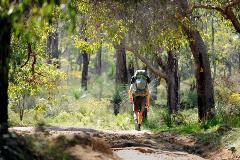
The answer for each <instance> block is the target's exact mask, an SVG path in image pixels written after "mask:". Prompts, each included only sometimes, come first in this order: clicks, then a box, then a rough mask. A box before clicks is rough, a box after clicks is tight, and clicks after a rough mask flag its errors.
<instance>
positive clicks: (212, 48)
mask: <svg viewBox="0 0 240 160" xmlns="http://www.w3.org/2000/svg"><path fill="white" fill-rule="evenodd" d="M211 28H212V29H211V31H212V37H211V38H212V40H211V50H212V56H213V57H214V58H213V63H212V64H213V82H214V81H215V78H216V75H217V64H216V58H215V46H214V43H215V30H214V17H213V15H212V23H211Z"/></svg>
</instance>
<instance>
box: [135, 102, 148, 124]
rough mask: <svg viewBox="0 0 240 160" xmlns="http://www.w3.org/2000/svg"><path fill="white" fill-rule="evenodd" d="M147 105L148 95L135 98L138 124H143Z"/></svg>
mask: <svg viewBox="0 0 240 160" xmlns="http://www.w3.org/2000/svg"><path fill="white" fill-rule="evenodd" d="M145 105H146V97H135V98H134V115H133V116H134V121H135V122H136V121H137V122H138V124H142V115H143V112H144V108H145Z"/></svg>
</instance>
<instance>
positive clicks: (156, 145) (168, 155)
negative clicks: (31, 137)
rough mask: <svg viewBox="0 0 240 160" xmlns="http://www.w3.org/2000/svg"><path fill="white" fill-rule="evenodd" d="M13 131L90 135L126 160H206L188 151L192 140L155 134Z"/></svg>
mask: <svg viewBox="0 0 240 160" xmlns="http://www.w3.org/2000/svg"><path fill="white" fill-rule="evenodd" d="M10 130H11V131H15V132H17V133H20V134H33V133H35V132H36V130H37V131H39V130H44V132H45V133H47V134H48V135H51V136H54V135H66V136H69V135H71V136H73V135H88V136H89V137H92V138H96V139H100V140H104V141H106V142H107V143H108V144H109V146H110V148H111V149H112V150H113V151H114V155H117V156H118V157H120V158H121V159H123V160H161V159H164V160H165V159H169V160H175V159H177V160H203V159H204V158H201V157H199V156H197V155H195V154H196V153H194V152H195V150H191V149H189V148H191V144H192V143H193V142H191V140H189V139H184V138H182V137H178V136H176V135H172V134H170V133H161V134H153V133H151V132H144V131H135V130H130V131H109V130H95V129H87V128H73V127H68V128H66V127H46V128H40V129H39V128H38V129H36V128H33V127H13V128H11V129H10ZM184 141H186V142H187V145H182V144H181V143H182V142H184ZM187 152H188V153H187ZM191 152H193V153H191ZM78 153H79V152H78ZM76 156H77V155H76ZM114 157H116V156H114ZM89 159H91V158H89ZM100 159H101V158H100ZM103 159H104V158H103ZM110 159H111V158H110ZM113 159H114V158H113ZM115 159H116V158H115ZM117 159H118V158H117Z"/></svg>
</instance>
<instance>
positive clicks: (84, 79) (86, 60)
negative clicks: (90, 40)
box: [82, 51, 89, 90]
mask: <svg viewBox="0 0 240 160" xmlns="http://www.w3.org/2000/svg"><path fill="white" fill-rule="evenodd" d="M82 57H83V70H82V88H83V89H84V90H87V82H88V64H89V57H88V54H87V53H86V51H84V53H83V54H82Z"/></svg>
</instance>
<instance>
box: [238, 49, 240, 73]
mask: <svg viewBox="0 0 240 160" xmlns="http://www.w3.org/2000/svg"><path fill="white" fill-rule="evenodd" d="M238 71H239V72H240V47H239V48H238Z"/></svg>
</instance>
